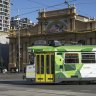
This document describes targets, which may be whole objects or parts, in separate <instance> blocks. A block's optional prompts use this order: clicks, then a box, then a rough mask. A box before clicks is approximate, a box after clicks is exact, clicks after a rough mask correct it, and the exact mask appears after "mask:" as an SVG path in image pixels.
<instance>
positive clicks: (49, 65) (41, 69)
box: [36, 53, 54, 82]
mask: <svg viewBox="0 0 96 96" xmlns="http://www.w3.org/2000/svg"><path fill="white" fill-rule="evenodd" d="M36 82H54V54H53V53H48V54H47V53H44V54H36Z"/></svg>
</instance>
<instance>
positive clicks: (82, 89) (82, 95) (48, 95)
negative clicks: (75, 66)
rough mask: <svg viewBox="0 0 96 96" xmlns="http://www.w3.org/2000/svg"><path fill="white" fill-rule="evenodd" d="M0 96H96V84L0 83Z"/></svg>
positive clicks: (20, 81)
mask: <svg viewBox="0 0 96 96" xmlns="http://www.w3.org/2000/svg"><path fill="white" fill-rule="evenodd" d="M0 96H96V84H88V85H86V84H85V85H76V84H72V85H59V84H57V85H56V84H52V85H51V84H50V85H48V84H46V85H45V84H32V83H28V82H26V81H25V80H17V81H16V80H12V81H11V80H8V81H7V80H6V81H0Z"/></svg>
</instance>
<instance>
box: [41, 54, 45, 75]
mask: <svg viewBox="0 0 96 96" xmlns="http://www.w3.org/2000/svg"><path fill="white" fill-rule="evenodd" d="M41 74H44V55H41Z"/></svg>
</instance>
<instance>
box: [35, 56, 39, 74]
mask: <svg viewBox="0 0 96 96" xmlns="http://www.w3.org/2000/svg"><path fill="white" fill-rule="evenodd" d="M36 62H37V64H36V65H37V66H36V69H37V74H40V55H37V58H36Z"/></svg>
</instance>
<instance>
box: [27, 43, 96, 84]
mask: <svg viewBox="0 0 96 96" xmlns="http://www.w3.org/2000/svg"><path fill="white" fill-rule="evenodd" d="M28 53H29V65H27V66H26V79H29V80H32V81H33V82H36V83H59V82H64V81H80V82H81V81H96V46H92V45H70V46H32V47H28Z"/></svg>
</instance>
